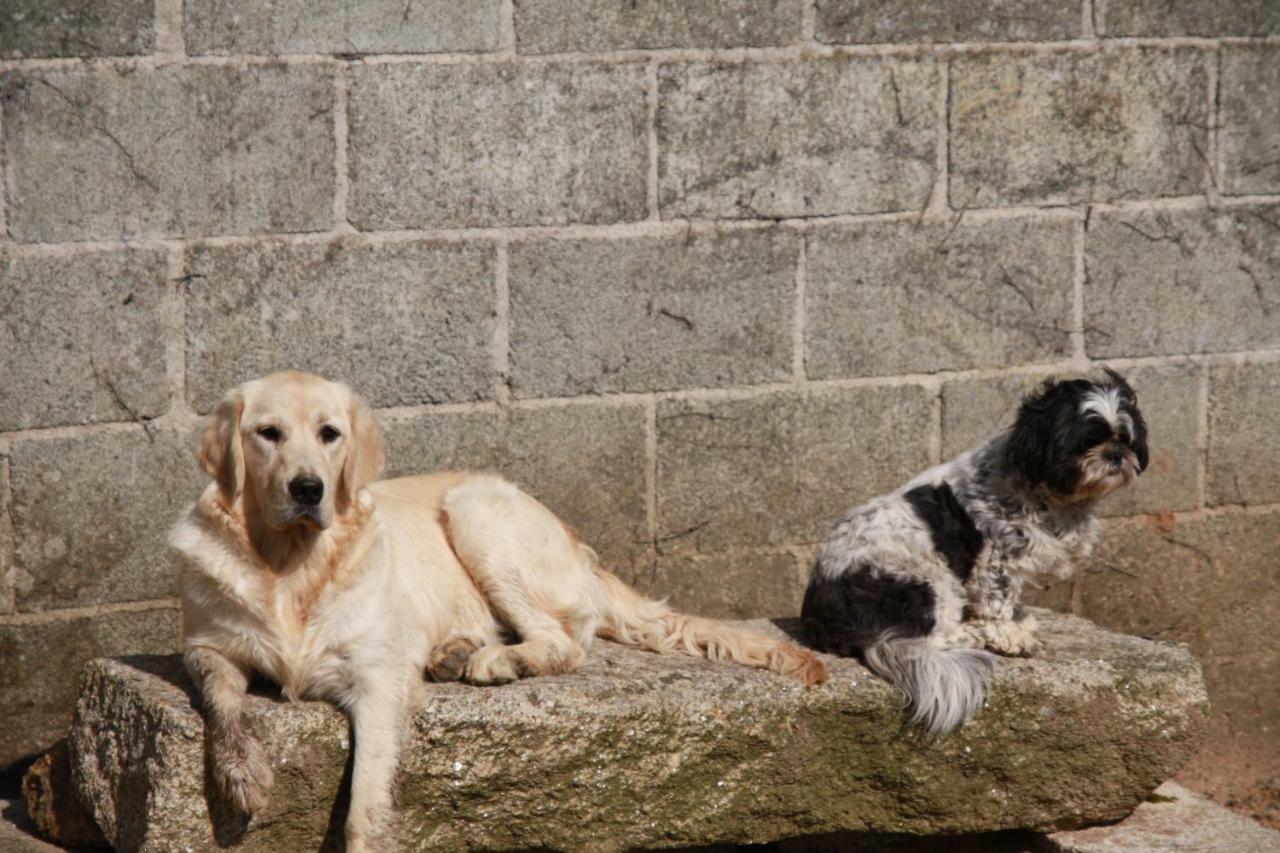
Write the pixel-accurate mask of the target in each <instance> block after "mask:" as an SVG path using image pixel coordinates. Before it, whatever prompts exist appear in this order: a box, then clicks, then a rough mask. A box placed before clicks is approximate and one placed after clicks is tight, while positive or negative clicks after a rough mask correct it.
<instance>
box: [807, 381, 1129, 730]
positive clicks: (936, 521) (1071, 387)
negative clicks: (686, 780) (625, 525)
mask: <svg viewBox="0 0 1280 853" xmlns="http://www.w3.org/2000/svg"><path fill="white" fill-rule="evenodd" d="M1146 467H1147V427H1146V423H1145V422H1144V421H1143V418H1142V413H1141V412H1139V410H1138V403H1137V397H1136V395H1135V394H1134V391H1133V389H1132V388H1131V387H1130V386H1129V384H1128V383H1127V382H1126V381H1125V380H1124V379H1123V378H1122V377H1121V376H1120V375H1119V374H1117V373H1115V372H1113V371H1110V370H1108V371H1107V378H1106V379H1105V380H1102V381H1097V382H1094V381H1089V380H1087V379H1075V380H1069V381H1063V382H1046V383H1045V384H1044V385H1043V386H1042V387H1041V388H1040V389H1039V390H1038V391H1036V392H1035V393H1033V394H1032V395H1030V396H1029V397H1027V399H1026V400H1024V401H1023V403H1022V406H1021V409H1020V410H1019V412H1018V416H1017V420H1016V422H1015V423H1014V425H1013V426H1012V427H1011V428H1010V429H1009V430H1007V431H1005V432H1002V433H1000V434H999V435H996V436H995V437H993V438H991V439H990V440H988V441H986V442H985V443H983V444H981V445H979V446H978V447H977V448H975V449H973V450H971V451H969V452H968V453H965V454H963V455H962V456H960V457H958V458H956V459H954V460H952V461H951V462H947V463H945V464H943V465H939V466H937V467H934V468H931V469H929V470H928V471H925V472H924V473H922V474H920V475H919V476H917V477H916V478H915V479H914V480H912V481H911V482H909V483H907V484H906V485H905V486H903V487H902V488H900V489H899V490H898V491H896V492H894V493H892V494H889V495H884V496H881V497H878V498H875V499H874V500H872V501H871V502H869V503H867V504H864V505H863V506H860V507H857V508H856V509H854V510H853V511H852V512H850V513H849V515H847V516H846V517H845V518H844V519H843V520H841V521H840V522H839V523H838V524H836V526H835V529H834V530H833V532H832V533H831V536H830V537H829V538H828V540H827V542H826V545H825V546H824V547H823V549H822V552H821V553H820V554H819V556H818V559H817V563H816V565H815V566H814V568H813V574H812V578H811V580H810V582H809V588H808V590H807V592H806V594H805V599H804V612H803V616H804V620H805V626H806V629H807V631H808V633H809V635H810V638H811V640H812V642H813V644H814V645H815V646H816V647H817V648H819V649H822V650H824V651H829V652H834V653H837V654H841V655H857V656H860V657H861V658H862V659H863V661H864V662H865V663H866V665H867V666H868V667H869V668H870V669H871V670H873V671H874V672H876V673H877V674H878V675H880V676H881V677H883V678H885V679H887V680H888V681H890V682H892V683H893V684H895V685H897V686H898V687H900V688H901V689H902V690H903V691H904V692H905V693H906V695H907V697H908V699H909V702H910V704H909V705H908V712H909V721H910V722H912V723H916V724H919V725H920V726H921V727H922V728H923V729H924V731H925V733H926V734H927V735H929V736H931V737H937V736H940V735H943V734H946V733H947V732H949V731H951V730H952V729H954V728H956V727H957V726H960V725H961V724H963V723H964V722H965V721H966V720H968V719H969V717H971V716H972V715H973V714H974V713H975V712H976V711H977V710H978V709H979V708H980V707H981V706H982V701H983V693H984V690H985V687H986V683H987V680H988V677H989V675H990V673H991V670H992V665H993V659H992V657H991V655H990V654H989V652H988V651H987V650H989V651H991V652H997V653H999V654H1003V655H1030V654H1033V653H1034V652H1035V651H1036V648H1037V646H1038V642H1037V640H1036V638H1035V633H1034V628H1035V622H1034V620H1033V619H1032V618H1030V617H1025V616H1024V615H1023V614H1022V611H1021V608H1020V606H1019V596H1020V594H1021V591H1022V585H1023V582H1024V581H1025V580H1026V579H1027V578H1028V577H1031V576H1033V575H1051V576H1056V577H1067V576H1069V575H1070V574H1071V572H1072V570H1073V567H1074V566H1075V565H1076V564H1078V563H1079V562H1080V561H1081V560H1083V559H1084V558H1085V557H1087V556H1088V555H1089V554H1090V552H1091V551H1092V548H1093V545H1094V543H1095V541H1096V540H1097V538H1098V521H1097V518H1096V510H1097V504H1098V500H1099V499H1100V498H1102V497H1104V496H1105V495H1107V494H1109V493H1111V492H1112V491H1114V490H1115V489H1118V488H1120V487H1121V486H1124V485H1126V484H1128V483H1130V482H1132V481H1133V480H1134V478H1135V477H1137V476H1138V474H1139V473H1141V472H1142V471H1143V470H1145V469H1146Z"/></svg>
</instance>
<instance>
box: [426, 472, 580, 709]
mask: <svg viewBox="0 0 1280 853" xmlns="http://www.w3.org/2000/svg"><path fill="white" fill-rule="evenodd" d="M444 508H445V513H446V516H447V520H448V525H447V530H448V533H449V540H450V542H451V543H452V545H453V548H454V551H455V553H457V555H458V558H459V560H461V562H462V564H463V565H464V566H465V567H466V569H467V571H468V572H470V574H471V577H472V578H473V579H474V580H475V583H476V586H477V587H479V589H480V591H481V593H482V594H483V595H484V597H485V599H486V600H487V601H488V603H489V606H490V607H491V608H492V609H493V612H494V614H495V615H496V616H497V617H498V619H499V620H501V621H502V622H503V623H504V624H505V625H506V626H507V627H508V628H509V629H510V630H511V631H513V632H514V633H515V634H516V635H518V637H519V640H520V641H519V642H518V643H515V644H513V645H509V646H508V645H488V646H484V647H482V648H480V649H478V650H476V651H475V652H473V653H472V654H471V657H470V659H469V660H468V661H467V662H466V665H465V667H464V669H463V673H462V678H463V680H464V681H468V682H471V683H472V684H502V683H504V682H508V681H514V680H515V679H517V678H526V677H529V676H535V675H554V674H556V673H561V672H569V671H571V670H573V669H576V668H577V667H578V665H579V664H581V663H582V660H583V658H584V657H585V656H586V651H585V650H584V649H583V647H582V644H581V643H580V642H579V641H578V639H577V636H576V635H575V633H574V631H573V626H572V625H570V624H568V623H567V622H565V621H562V619H561V618H560V617H559V616H558V615H557V612H558V611H561V610H562V609H563V610H577V609H578V607H577V605H578V604H579V603H580V601H579V600H580V599H582V598H583V597H585V596H586V595H587V593H586V591H585V588H584V587H585V582H584V580H583V579H582V578H578V577H576V576H575V571H577V570H578V563H579V562H580V561H581V556H580V555H579V554H578V551H577V543H575V542H573V541H572V540H571V539H570V538H569V534H568V532H567V531H566V530H565V529H564V527H563V526H562V525H561V524H560V523H559V521H558V520H557V519H556V518H555V516H553V515H552V514H551V513H550V512H549V511H547V510H546V509H545V508H544V507H542V505H541V504H539V503H537V501H535V500H534V499H533V498H531V497H529V496H528V495H526V494H524V493H523V492H521V491H520V490H519V489H517V488H516V487H515V486H513V485H511V484H510V483H508V482H506V481H505V480H502V479H501V478H498V477H493V476H475V477H472V478H470V479H468V480H466V481H465V482H463V483H461V484H459V485H457V486H455V487H454V488H452V489H450V490H449V492H448V494H446V495H445V498H444ZM549 580H551V581H553V582H552V583H551V584H548V581H549ZM555 581H559V583H556V582H555ZM535 583H536V584H537V586H538V589H539V591H540V592H541V593H543V594H542V595H535V594H534V590H533V586H534V584H535ZM550 586H555V587H558V589H555V590H554V591H553V590H552V589H550V588H549V587H550ZM552 596H554V597H556V598H561V597H563V599H564V601H563V602H558V601H551V600H549V599H550V598H551V597H552ZM562 605H567V606H564V607H562Z"/></svg>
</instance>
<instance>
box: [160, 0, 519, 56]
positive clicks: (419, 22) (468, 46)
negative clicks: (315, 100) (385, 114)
mask: <svg viewBox="0 0 1280 853" xmlns="http://www.w3.org/2000/svg"><path fill="white" fill-rule="evenodd" d="M183 31H184V33H185V35H186V45H187V52H188V53H190V54H191V55H193V56H195V55H201V54H237V53H268V54H289V53H303V54H307V53H337V54H344V55H346V54H366V53H442V52H445V51H486V50H493V49H495V48H496V47H497V46H498V43H499V41H500V40H501V38H502V0H466V2H459V1H458V0H359V2H355V3H353V2H351V0H272V2H270V3H263V2H261V0H184V5H183Z"/></svg>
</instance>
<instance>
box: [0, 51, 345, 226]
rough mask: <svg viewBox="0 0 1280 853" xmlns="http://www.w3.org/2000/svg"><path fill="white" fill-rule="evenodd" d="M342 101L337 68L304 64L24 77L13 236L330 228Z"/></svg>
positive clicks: (15, 94)
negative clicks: (337, 99) (338, 101)
mask: <svg viewBox="0 0 1280 853" xmlns="http://www.w3.org/2000/svg"><path fill="white" fill-rule="evenodd" d="M333 102H334V86H333V79H332V76H331V74H330V72H328V71H326V70H324V69H321V68H318V67H315V66H305V65H293V66H282V65H250V66H247V67H244V68H238V67H235V68H233V67H218V66H212V65H187V66H181V67H178V66H171V67H165V68H156V69H149V70H125V69H110V68H105V69H99V70H87V71H85V70H66V71H42V72H38V73H31V74H30V75H12V76H10V77H8V78H6V80H5V85H4V131H5V152H6V163H5V165H6V170H7V178H8V187H9V224H10V230H11V231H12V233H13V235H14V237H16V238H17V239H19V240H27V241H37V242H55V241H60V240H93V239H104V240H109V239H117V238H121V237H125V238H127V237H176V236H186V235H192V236H207V235H213V234H226V233H252V232H261V231H309V230H321V229H324V228H327V227H329V226H330V225H331V224H332V222H333V211H332V201H333V192H334V183H335V182H334V175H333V158H334V155H333V147H334V142H333V115H332V113H333ZM89 176H92V179H90V178H89Z"/></svg>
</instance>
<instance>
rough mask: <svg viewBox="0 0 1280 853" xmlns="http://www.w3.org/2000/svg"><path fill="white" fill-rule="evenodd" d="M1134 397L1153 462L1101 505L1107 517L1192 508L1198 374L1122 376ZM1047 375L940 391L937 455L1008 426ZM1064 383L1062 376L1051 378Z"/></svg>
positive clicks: (1163, 371)
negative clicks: (1144, 424)
mask: <svg viewBox="0 0 1280 853" xmlns="http://www.w3.org/2000/svg"><path fill="white" fill-rule="evenodd" d="M1121 373H1123V374H1124V376H1125V378H1126V379H1128V380H1129V382H1130V384H1132V385H1133V387H1134V389H1135V390H1136V391H1137V393H1138V404H1139V406H1140V407H1141V409H1142V414H1143V417H1144V418H1145V419H1146V421H1147V427H1148V428H1149V430H1150V439H1149V442H1148V443H1149V445H1150V450H1151V464H1150V467H1149V468H1147V470H1146V472H1145V473H1143V475H1142V476H1141V477H1139V478H1138V481H1137V482H1136V483H1134V484H1133V485H1132V486H1130V487H1128V488H1126V489H1122V490H1121V491H1119V492H1117V493H1115V494H1114V495H1112V496H1111V497H1109V498H1107V499H1106V500H1105V501H1104V502H1103V504H1102V512H1103V513H1104V514H1105V515H1132V514H1135V513H1145V512H1164V511H1177V510H1186V509H1195V508H1196V506H1198V505H1199V492H1198V490H1197V485H1196V484H1197V476H1198V474H1197V469H1198V467H1199V449H1198V448H1197V446H1196V435H1197V432H1198V424H1199V413H1200V369H1199V368H1198V367H1196V366H1194V365H1191V364H1181V365H1167V366H1144V367H1131V368H1126V369H1124V370H1122V371H1121ZM1044 378H1047V377H1044V376H1039V375H1027V376H1008V377H1001V378H999V379H973V380H962V381H956V382H947V383H946V384H944V385H943V386H942V453H943V456H944V457H946V458H948V459H949V458H951V457H953V456H956V455H958V454H960V453H963V452H964V451H965V450H968V449H969V448H970V447H974V446H976V445H977V444H978V443H979V442H981V441H983V440H984V439H986V438H988V437H990V436H992V435H995V434H996V433H997V432H999V431H1000V430H1002V429H1004V428H1006V427H1008V426H1010V425H1011V424H1012V423H1013V421H1014V418H1015V417H1016V416H1017V413H1018V404H1019V403H1020V402H1021V400H1022V397H1023V396H1024V395H1025V394H1027V393H1028V392H1029V391H1031V390H1032V389H1033V388H1035V386H1036V385H1037V384H1038V383H1039V382H1040V380H1041V379H1044ZM1056 378H1059V379H1065V378H1068V375H1067V374H1062V375H1058V376H1056Z"/></svg>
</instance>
